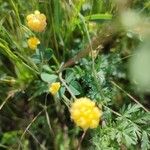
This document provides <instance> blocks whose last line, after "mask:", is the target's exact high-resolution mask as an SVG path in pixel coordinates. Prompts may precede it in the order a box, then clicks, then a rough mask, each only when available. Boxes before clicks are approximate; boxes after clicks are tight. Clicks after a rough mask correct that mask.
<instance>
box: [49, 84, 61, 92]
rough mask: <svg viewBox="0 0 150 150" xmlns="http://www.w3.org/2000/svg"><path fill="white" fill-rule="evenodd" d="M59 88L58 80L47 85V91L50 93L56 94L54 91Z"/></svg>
mask: <svg viewBox="0 0 150 150" xmlns="http://www.w3.org/2000/svg"><path fill="white" fill-rule="evenodd" d="M59 88H60V82H54V83H52V84H51V85H50V87H49V92H50V93H51V94H52V95H56V93H57V92H58V90H59Z"/></svg>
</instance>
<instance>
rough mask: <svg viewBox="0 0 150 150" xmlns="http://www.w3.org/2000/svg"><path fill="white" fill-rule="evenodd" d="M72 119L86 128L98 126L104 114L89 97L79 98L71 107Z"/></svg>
mask: <svg viewBox="0 0 150 150" xmlns="http://www.w3.org/2000/svg"><path fill="white" fill-rule="evenodd" d="M70 113H71V119H72V120H73V121H74V122H75V124H76V125H77V126H79V127H81V128H82V129H84V130H87V129H88V128H96V127H97V126H98V124H99V121H100V118H101V116H102V111H101V110H100V109H99V108H98V107H97V106H96V105H95V102H93V101H91V100H90V99H89V98H86V97H84V98H79V99H76V100H75V102H73V103H72V105H71V108H70Z"/></svg>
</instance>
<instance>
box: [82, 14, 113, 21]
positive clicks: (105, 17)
mask: <svg viewBox="0 0 150 150" xmlns="http://www.w3.org/2000/svg"><path fill="white" fill-rule="evenodd" d="M85 18H86V20H90V21H92V20H111V19H112V15H111V14H93V15H90V16H86V17H85Z"/></svg>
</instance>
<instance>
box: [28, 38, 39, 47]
mask: <svg viewBox="0 0 150 150" xmlns="http://www.w3.org/2000/svg"><path fill="white" fill-rule="evenodd" d="M27 43H28V46H29V48H31V49H33V50H35V49H36V48H37V45H38V44H40V40H39V39H38V38H36V37H31V38H29V39H28V41H27Z"/></svg>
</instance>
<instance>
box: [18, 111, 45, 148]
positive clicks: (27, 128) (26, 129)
mask: <svg viewBox="0 0 150 150" xmlns="http://www.w3.org/2000/svg"><path fill="white" fill-rule="evenodd" d="M43 111H44V109H43V110H41V111H40V112H39V113H38V114H37V115H36V116H35V117H34V118H33V119H32V121H31V122H30V123H29V124H28V126H27V127H26V128H25V130H24V132H23V134H22V135H21V138H20V140H22V139H23V137H24V135H25V134H26V132H27V131H28V130H29V128H30V126H31V125H32V124H33V122H34V121H35V120H36V119H37V118H38V117H39V116H40V115H41V113H42V112H43ZM18 150H20V143H19V146H18Z"/></svg>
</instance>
